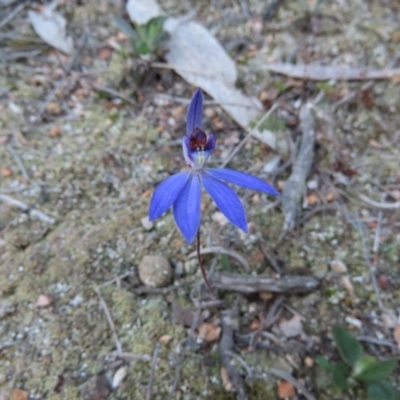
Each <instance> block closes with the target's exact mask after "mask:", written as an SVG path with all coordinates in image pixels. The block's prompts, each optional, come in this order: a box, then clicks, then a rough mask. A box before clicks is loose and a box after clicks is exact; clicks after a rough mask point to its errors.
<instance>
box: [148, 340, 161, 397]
mask: <svg viewBox="0 0 400 400" xmlns="http://www.w3.org/2000/svg"><path fill="white" fill-rule="evenodd" d="M159 352H160V343H159V342H157V344H156V348H155V349H154V353H153V360H152V362H151V370H150V377H149V384H148V386H147V393H146V400H150V399H151V389H152V387H153V380H154V373H155V371H156V367H157V363H158V353H159Z"/></svg>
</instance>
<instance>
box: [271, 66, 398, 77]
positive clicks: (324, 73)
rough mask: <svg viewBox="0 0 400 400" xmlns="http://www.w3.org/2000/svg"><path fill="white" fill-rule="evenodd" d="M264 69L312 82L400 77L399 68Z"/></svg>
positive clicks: (298, 67)
mask: <svg viewBox="0 0 400 400" xmlns="http://www.w3.org/2000/svg"><path fill="white" fill-rule="evenodd" d="M263 69H266V70H267V71H271V72H276V73H278V74H282V75H287V76H291V77H292V78H297V79H306V80H311V81H328V80H331V79H333V80H336V81H343V80H344V81H364V80H371V79H392V78H394V77H398V76H400V69H399V68H387V69H369V68H349V67H336V66H325V65H313V64H304V65H300V64H284V63H276V64H266V65H264V66H263Z"/></svg>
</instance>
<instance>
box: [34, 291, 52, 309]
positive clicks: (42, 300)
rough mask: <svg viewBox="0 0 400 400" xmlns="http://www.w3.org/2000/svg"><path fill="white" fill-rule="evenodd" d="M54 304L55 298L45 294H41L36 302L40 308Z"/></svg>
mask: <svg viewBox="0 0 400 400" xmlns="http://www.w3.org/2000/svg"><path fill="white" fill-rule="evenodd" d="M52 302H53V298H52V297H50V296H47V295H45V294H41V295H40V296H39V297H38V299H37V300H36V305H37V306H38V307H47V306H49V305H50V304H51V303H52Z"/></svg>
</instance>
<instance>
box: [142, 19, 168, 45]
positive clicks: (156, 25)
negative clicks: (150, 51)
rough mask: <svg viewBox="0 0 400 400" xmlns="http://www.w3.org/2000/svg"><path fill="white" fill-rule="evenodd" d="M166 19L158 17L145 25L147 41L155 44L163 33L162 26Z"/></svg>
mask: <svg viewBox="0 0 400 400" xmlns="http://www.w3.org/2000/svg"><path fill="white" fill-rule="evenodd" d="M165 20H166V17H164V16H160V17H155V18H152V19H151V20H150V21H148V22H147V24H146V36H147V38H148V40H149V41H151V42H155V41H157V39H158V38H159V37H160V35H161V33H162V31H163V25H164V21H165Z"/></svg>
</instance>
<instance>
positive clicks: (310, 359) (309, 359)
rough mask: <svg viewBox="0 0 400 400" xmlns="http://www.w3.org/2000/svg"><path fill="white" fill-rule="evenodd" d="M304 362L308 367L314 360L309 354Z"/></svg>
mask: <svg viewBox="0 0 400 400" xmlns="http://www.w3.org/2000/svg"><path fill="white" fill-rule="evenodd" d="M304 364H305V365H306V367H308V368H311V367H312V366H313V365H314V360H313V359H312V358H311V357H309V356H307V357H306V358H305V359H304Z"/></svg>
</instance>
